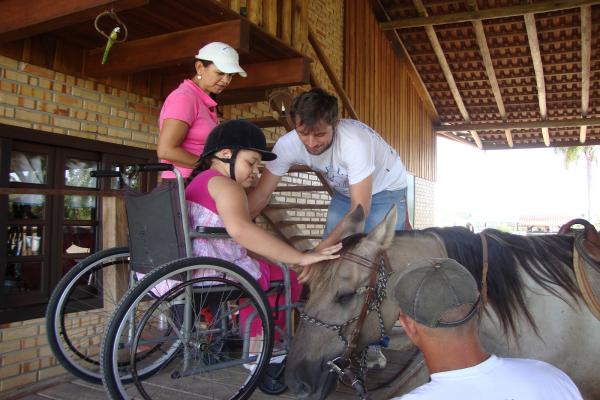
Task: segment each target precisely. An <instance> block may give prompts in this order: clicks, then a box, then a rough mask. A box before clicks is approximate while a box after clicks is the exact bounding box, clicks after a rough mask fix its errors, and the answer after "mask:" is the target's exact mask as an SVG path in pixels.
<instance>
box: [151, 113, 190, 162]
mask: <svg viewBox="0 0 600 400" xmlns="http://www.w3.org/2000/svg"><path fill="white" fill-rule="evenodd" d="M188 129H189V126H188V124H187V123H185V122H183V121H180V120H178V119H170V118H168V119H165V120H164V121H163V125H162V129H161V130H160V135H158V144H157V146H156V154H157V155H158V158H159V159H161V160H166V161H170V162H171V163H173V164H175V165H178V166H182V167H187V168H193V167H194V166H195V165H196V163H197V162H198V158H199V156H196V155H194V154H192V153H190V152H189V151H187V150H185V149H184V148H182V147H181V143H183V141H184V139H185V137H186V135H187V133H188Z"/></svg>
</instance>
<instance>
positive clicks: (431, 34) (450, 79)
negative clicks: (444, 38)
mask: <svg viewBox="0 0 600 400" xmlns="http://www.w3.org/2000/svg"><path fill="white" fill-rule="evenodd" d="M413 4H414V6H415V8H416V9H417V12H418V13H419V14H421V15H423V16H427V10H426V9H425V6H424V5H423V2H422V0H413ZM425 33H426V34H427V38H428V39H429V43H430V44H431V47H432V48H433V52H434V53H435V56H436V57H437V59H438V62H439V63H440V68H441V69H442V72H443V73H444V77H445V78H446V82H447V83H448V86H449V87H450V92H451V93H452V97H453V98H454V101H455V102H456V106H457V107H458V110H459V111H460V114H461V115H462V117H463V119H464V120H465V121H466V122H470V121H471V117H470V116H469V113H468V111H467V108H466V107H465V104H464V102H463V100H462V97H461V95H460V92H459V91H458V87H457V86H456V82H455V81H454V76H453V75H452V71H451V70H450V66H449V65H448V60H446V56H445V55H444V50H443V49H442V46H441V44H440V41H439V40H438V38H437V35H436V33H435V30H434V29H433V26H431V25H428V26H425ZM471 136H472V137H473V141H474V142H475V144H476V145H477V147H478V148H479V149H481V148H482V145H481V140H480V139H479V135H477V132H475V131H474V130H473V131H471Z"/></svg>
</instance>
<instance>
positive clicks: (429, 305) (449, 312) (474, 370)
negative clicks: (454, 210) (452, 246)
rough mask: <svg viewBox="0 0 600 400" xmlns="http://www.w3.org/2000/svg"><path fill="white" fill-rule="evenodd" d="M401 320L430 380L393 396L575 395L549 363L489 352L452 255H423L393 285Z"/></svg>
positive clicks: (521, 398) (470, 288)
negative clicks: (404, 393) (429, 257)
mask: <svg viewBox="0 0 600 400" xmlns="http://www.w3.org/2000/svg"><path fill="white" fill-rule="evenodd" d="M395 295H396V299H397V300H398V302H399V304H400V307H401V310H402V311H401V312H400V324H401V325H402V327H403V328H404V331H405V332H406V334H407V335H408V337H409V338H410V339H411V340H412V342H413V343H414V344H415V345H416V346H417V347H418V348H419V349H421V351H422V352H423V355H424V357H425V362H426V363H427V368H428V369H429V373H430V374H431V380H430V381H429V383H426V384H424V385H422V386H420V387H418V388H416V389H414V390H413V391H411V392H410V393H408V394H406V395H404V396H402V397H399V398H396V400H399V399H402V400H415V399H431V400H437V399H440V400H441V399H444V400H452V399H460V400H480V399H486V400H555V399H556V400H559V399H560V400H580V399H581V394H580V393H579V390H578V389H577V387H576V386H575V384H574V383H573V381H572V380H571V378H569V377H568V376H567V375H566V374H565V373H564V372H562V371H561V370H559V369H558V368H556V367H553V366H552V365H550V364H548V363H545V362H542V361H537V360H526V359H520V358H501V357H498V356H495V355H493V354H492V355H489V354H488V353H486V351H485V350H484V349H483V346H482V345H481V342H480V340H479V310H480V308H481V307H480V296H479V291H478V290H477V283H476V282H475V279H474V278H473V276H472V275H471V273H470V272H469V271H467V269H466V268H465V267H463V266H462V265H460V264H459V263H458V262H456V261H455V260H451V259H424V260H421V261H419V262H416V263H414V264H413V265H411V266H410V267H409V272H406V273H405V274H404V275H403V276H402V277H401V278H400V281H399V283H398V285H397V286H396V288H395Z"/></svg>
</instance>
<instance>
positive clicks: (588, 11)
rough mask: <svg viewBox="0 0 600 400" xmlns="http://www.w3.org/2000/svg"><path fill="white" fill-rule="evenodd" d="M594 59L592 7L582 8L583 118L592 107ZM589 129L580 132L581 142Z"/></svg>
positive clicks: (583, 127) (583, 128)
mask: <svg viewBox="0 0 600 400" xmlns="http://www.w3.org/2000/svg"><path fill="white" fill-rule="evenodd" d="M591 58H592V7H591V6H583V7H581V117H582V118H585V117H587V114H588V107H589V105H590V66H591ZM586 134H587V127H585V126H582V127H581V128H580V130H579V142H580V143H585V140H586Z"/></svg>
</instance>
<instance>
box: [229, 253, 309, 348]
mask: <svg viewBox="0 0 600 400" xmlns="http://www.w3.org/2000/svg"><path fill="white" fill-rule="evenodd" d="M258 262H259V264H260V273H261V277H260V279H258V281H257V282H258V285H259V286H260V287H261V289H263V290H265V291H267V290H268V289H269V286H270V282H272V281H283V271H282V269H281V268H279V267H278V266H277V265H273V264H270V263H268V262H266V261H263V260H258ZM290 284H291V290H292V293H291V294H292V302H296V301H298V299H299V298H300V292H301V291H302V285H301V284H300V283H299V282H298V278H297V276H296V273H295V272H294V271H291V270H290ZM267 299H268V300H269V304H270V305H271V308H272V309H275V307H276V306H277V305H279V306H283V305H285V293H284V292H282V293H281V294H280V295H279V296H278V295H277V293H274V294H272V295H270V296H268V297H267ZM276 302H277V304H275V303H276ZM252 312H254V307H245V308H243V309H242V310H241V311H240V327H241V328H242V329H244V327H245V326H246V325H245V324H246V320H247V319H248V317H249V316H250V314H251V313H252ZM274 317H275V325H276V326H278V327H280V328H281V329H283V330H285V311H278V312H277V313H275V314H274ZM261 333H262V324H261V322H260V319H259V318H254V320H253V321H252V323H251V324H250V337H255V336H258V335H260V334H261ZM275 340H276V341H277V340H280V339H279V333H278V332H277V331H275Z"/></svg>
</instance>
